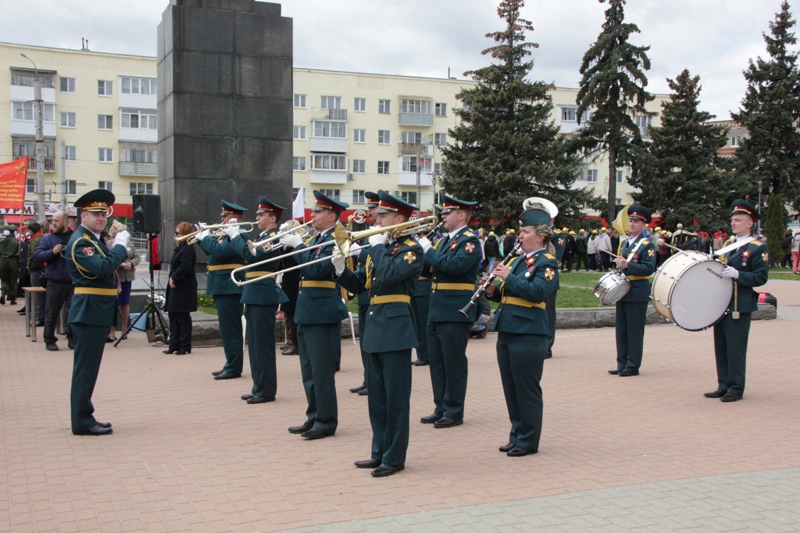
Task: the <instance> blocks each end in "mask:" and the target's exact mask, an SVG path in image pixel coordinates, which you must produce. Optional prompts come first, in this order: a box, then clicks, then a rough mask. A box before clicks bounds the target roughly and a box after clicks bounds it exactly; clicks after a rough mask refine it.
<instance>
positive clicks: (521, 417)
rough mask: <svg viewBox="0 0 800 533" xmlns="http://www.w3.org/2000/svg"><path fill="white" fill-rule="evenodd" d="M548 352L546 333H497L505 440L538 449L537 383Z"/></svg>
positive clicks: (539, 412)
mask: <svg viewBox="0 0 800 533" xmlns="http://www.w3.org/2000/svg"><path fill="white" fill-rule="evenodd" d="M545 355H547V336H546V335H517V334H516V333H505V332H502V331H501V332H500V333H498V334H497V364H498V366H499V367H500V379H501V381H502V382H503V394H505V397H506V407H508V418H509V419H510V420H511V432H510V433H509V436H508V442H511V443H514V444H516V445H517V446H519V447H520V448H524V449H526V450H531V451H533V452H537V451H539V439H540V437H541V436H542V411H543V409H544V404H543V402H542V387H541V386H540V385H539V382H540V380H541V379H542V370H543V369H544V359H545Z"/></svg>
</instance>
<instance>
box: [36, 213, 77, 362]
mask: <svg viewBox="0 0 800 533" xmlns="http://www.w3.org/2000/svg"><path fill="white" fill-rule="evenodd" d="M51 226H52V229H53V232H52V233H48V234H47V235H45V236H44V237H42V240H41V241H40V242H39V246H38V247H37V248H36V252H34V256H33V257H34V259H36V261H38V262H39V263H42V264H44V265H46V266H45V269H44V278H45V279H46V280H47V282H46V287H45V289H46V290H47V292H46V294H47V303H46V305H45V312H44V334H43V337H44V342H45V348H47V350H49V351H51V352H56V351H58V345H57V344H56V341H58V339H57V338H56V323H57V322H58V316H59V313H61V308H62V307H64V308H65V309H66V311H67V312H68V313H69V308H70V305H72V294H73V292H74V289H73V286H72V278H71V277H70V274H69V271H68V270H67V262H66V260H65V257H66V256H65V254H66V248H67V243H68V242H69V239H70V237H72V233H73V231H72V230H71V229H70V228H69V219H68V218H67V214H66V213H65V212H64V211H58V212H56V213H55V214H54V215H53V221H52V224H51ZM66 333H67V343H68V346H69V349H70V350H71V349H72V348H74V342H73V339H72V327H71V325H70V324H69V323H68V324H67V325H66Z"/></svg>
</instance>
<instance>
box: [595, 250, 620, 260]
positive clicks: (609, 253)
mask: <svg viewBox="0 0 800 533" xmlns="http://www.w3.org/2000/svg"><path fill="white" fill-rule="evenodd" d="M600 251H601V252H605V253H607V254H608V255H610V256H612V257H616V258H619V259H622V256H620V255H617V254H612V253H611V252H609V251H608V250H600Z"/></svg>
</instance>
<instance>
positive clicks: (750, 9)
mask: <svg viewBox="0 0 800 533" xmlns="http://www.w3.org/2000/svg"><path fill="white" fill-rule="evenodd" d="M497 3H498V2H497V0H404V1H403V2H393V1H386V0H285V1H284V2H282V5H283V15H284V16H287V17H292V18H293V19H294V64H295V66H296V67H308V68H320V69H332V70H348V71H357V72H373V73H381V74H405V75H412V76H435V77H445V76H447V71H448V68H449V69H450V71H451V75H452V76H458V77H462V76H463V73H464V72H465V71H467V70H470V69H474V68H478V67H481V66H484V65H486V64H487V62H488V60H487V57H485V56H481V54H480V53H481V51H482V50H483V49H485V48H487V47H488V46H490V44H492V41H489V40H488V39H486V38H485V34H486V33H487V32H489V31H496V30H498V29H500V28H501V27H502V23H501V21H500V19H499V18H498V17H497V10H496V6H497ZM780 4H781V0H756V1H754V0H666V1H665V0H629V2H628V5H627V7H626V21H627V22H632V23H635V24H637V25H638V26H639V29H640V30H641V34H639V35H638V36H636V37H634V39H633V41H634V42H635V43H636V44H639V45H649V46H650V47H651V48H650V51H649V56H650V60H651V63H652V68H651V70H650V71H649V73H648V77H649V85H648V90H650V91H651V92H656V93H668V92H669V89H668V86H667V83H666V78H675V77H676V76H677V75H678V74H679V73H680V72H681V71H682V70H683V69H684V68H688V69H689V70H690V72H691V73H692V75H697V74H699V75H700V77H701V83H702V85H703V92H702V93H701V108H702V109H704V110H706V111H709V112H711V113H714V114H715V115H717V118H718V119H727V118H728V117H729V112H730V111H731V110H736V109H738V106H739V103H740V102H741V99H742V96H743V95H744V89H745V82H744V78H743V76H742V70H744V69H745V68H746V67H747V64H748V60H749V59H751V58H756V57H757V56H759V55H761V56H766V48H765V44H764V41H763V38H762V35H761V34H762V32H765V31H768V29H769V22H770V21H771V20H773V19H774V17H775V13H777V12H778V11H779V9H780ZM167 5H168V2H167V1H166V0H23V1H20V0H0V13H2V14H3V15H2V17H0V40H2V41H5V42H12V43H20V44H34V45H41V46H53V47H60V48H76V49H77V48H80V46H81V38H82V37H84V38H87V39H89V46H90V48H91V49H92V50H96V51H100V52H115V53H127V54H136V55H148V56H155V53H156V31H155V30H156V26H157V25H158V23H159V22H160V21H161V14H162V12H163V11H164V9H165V8H166V7H167ZM606 7H607V4H601V3H599V2H598V0H528V1H527V5H526V6H525V8H524V11H523V15H524V17H525V18H527V19H529V20H531V21H532V22H533V26H534V28H535V31H534V32H533V33H532V34H529V38H528V40H529V41H531V42H536V43H538V44H539V48H538V49H537V50H535V51H534V60H535V67H534V70H533V72H532V77H533V78H534V79H537V80H544V81H547V82H554V83H555V84H556V85H558V86H560V87H577V86H578V82H579V81H580V76H579V74H578V69H579V68H580V64H581V59H582V57H583V54H584V52H585V51H586V50H587V49H588V47H589V46H590V45H591V44H592V43H593V42H594V41H595V40H596V38H597V35H598V34H599V32H600V30H601V25H602V23H603V20H604V18H603V12H604V10H605V9H606ZM37 23H38V24H37ZM37 27H38V28H41V32H40V33H39V35H37V32H36V28H37ZM795 30H797V28H795Z"/></svg>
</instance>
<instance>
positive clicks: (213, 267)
mask: <svg viewBox="0 0 800 533" xmlns="http://www.w3.org/2000/svg"><path fill="white" fill-rule="evenodd" d="M243 266H244V265H240V264H237V263H229V264H227V265H208V271H209V272H214V271H216V270H233V269H234V268H241V267H243Z"/></svg>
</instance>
